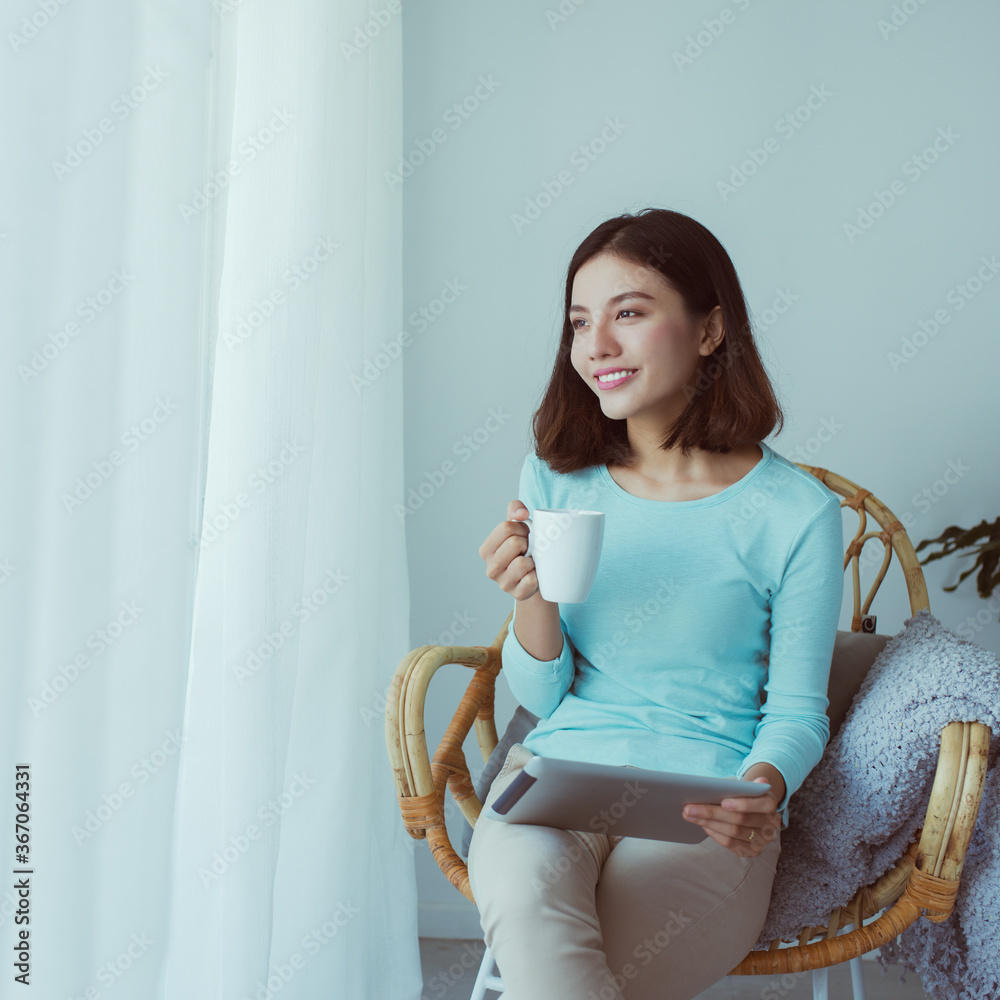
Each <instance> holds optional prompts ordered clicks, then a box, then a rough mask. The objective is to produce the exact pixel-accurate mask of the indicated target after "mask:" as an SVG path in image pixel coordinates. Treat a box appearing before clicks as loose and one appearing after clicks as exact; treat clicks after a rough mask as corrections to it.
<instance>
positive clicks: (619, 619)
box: [469, 208, 844, 1000]
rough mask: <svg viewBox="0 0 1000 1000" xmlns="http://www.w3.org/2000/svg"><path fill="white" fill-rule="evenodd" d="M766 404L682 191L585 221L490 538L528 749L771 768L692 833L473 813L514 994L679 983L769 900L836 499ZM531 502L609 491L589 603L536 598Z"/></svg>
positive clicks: (709, 962)
mask: <svg viewBox="0 0 1000 1000" xmlns="http://www.w3.org/2000/svg"><path fill="white" fill-rule="evenodd" d="M781 422H782V414H781V410H780V408H779V406H778V403H777V400H776V398H775V394H774V392H773V390H772V387H771V385H770V382H769V380H768V377H767V373H766V372H765V370H764V367H763V365H762V363H761V360H760V356H759V355H758V353H757V349H756V347H755V345H754V341H753V336H752V332H751V328H750V322H749V319H748V315H747V307H746V302H745V300H744V296H743V292H742V289H741V288H740V284H739V280H738V278H737V276H736V271H735V269H734V267H733V264H732V261H731V260H730V259H729V256H728V254H727V253H726V251H725V249H724V248H723V247H722V245H721V244H720V243H719V241H718V240H717V239H716V238H715V237H714V236H713V235H712V234H711V233H710V232H709V231H708V230H707V229H706V228H705V227H704V226H702V225H701V224H700V223H698V222H696V221H695V220H693V219H691V218H688V217H687V216H684V215H681V214H679V213H677V212H671V211H666V210H662V209H652V208H648V209H644V210H643V211H641V212H639V213H637V214H635V215H632V214H625V215H622V216H619V217H618V218H614V219H610V220H608V221H607V222H604V223H602V224H601V225H600V226H598V227H597V228H596V229H595V230H594V231H593V232H592V233H591V234H590V235H589V236H588V237H587V238H586V239H585V240H584V241H583V243H582V244H581V245H580V247H579V248H578V249H577V251H576V253H575V254H574V255H573V258H572V260H571V262H570V265H569V271H568V274H567V276H566V300H565V316H564V321H563V331H562V337H561V340H560V343H559V349H558V352H557V355H556V361H555V367H554V370H553V372H552V377H551V379H550V381H549V385H548V389H547V391H546V394H545V397H544V399H543V400H542V403H541V406H540V407H539V409H538V411H537V412H536V413H535V415H534V420H533V430H534V438H535V442H536V445H535V448H534V450H533V451H532V452H530V453H529V454H528V456H527V457H526V459H525V461H524V465H523V467H522V470H521V477H520V486H519V497H518V499H517V500H512V501H511V502H510V503H509V504H508V507H507V519H506V520H504V521H502V522H501V523H500V524H498V525H497V526H496V527H495V528H494V529H493V531H491V532H490V534H489V536H488V537H487V538H486V540H485V541H484V542H483V544H482V546H481V547H480V550H479V553H480V555H481V556H482V558H483V559H484V560H485V562H486V574H487V576H488V577H489V578H490V579H491V580H495V581H496V583H497V584H498V585H499V587H500V588H501V589H502V590H503V591H504V592H505V593H508V594H511V595H513V597H514V598H515V609H514V619H513V622H512V625H511V628H510V630H509V632H508V635H507V640H506V642H505V644H504V648H503V662H504V675H505V676H506V677H507V681H508V683H509V685H510V689H511V691H512V692H513V694H514V697H515V698H516V699H517V700H518V701H519V702H520V703H521V704H522V705H523V706H524V707H525V708H526V709H527V710H528V711H530V712H533V713H534V714H535V715H537V716H539V722H538V724H537V726H536V727H535V728H534V729H533V730H532V731H531V733H530V734H529V735H528V736H527V737H525V739H524V742H523V743H518V744H515V745H514V746H513V747H512V748H511V750H510V753H509V754H508V756H507V759H506V761H505V763H504V767H503V769H502V770H501V771H500V774H499V775H498V776H497V779H496V780H495V781H494V783H493V785H492V786H491V788H490V792H489V796H488V798H487V803H492V802H493V801H494V800H495V799H496V797H497V796H498V795H499V794H500V792H502V791H503V789H504V788H506V787H507V785H509V784H510V782H511V781H512V780H513V779H514V777H515V776H516V775H517V773H518V771H519V770H520V769H521V768H522V767H523V766H524V764H525V762H526V761H527V760H528V759H530V757H531V756H532V755H533V754H541V755H542V756H552V757H564V758H569V759H574V760H584V761H594V762H603V763H611V764H631V765H633V766H637V767H648V768H655V769H659V770H664V771H680V772H684V773H691V774H703V775H714V776H720V777H724V776H729V777H732V776H736V777H741V778H744V779H747V780H756V781H767V782H768V784H769V785H770V786H771V791H770V793H768V794H767V795H764V796H762V797H754V798H750V797H746V798H736V799H733V800H727V801H726V802H723V804H722V805H721V806H713V805H702V806H698V807H693V808H689V809H688V810H687V813H686V818H688V819H689V820H690V822H692V823H696V824H698V825H699V826H700V827H701V828H702V830H703V831H704V833H705V834H706V836H705V838H704V839H703V840H702V841H701V842H700V843H698V844H696V845H687V844H677V843H671V842H664V841H653V840H643V839H638V838H630V837H622V836H616V835H614V830H613V828H611V829H610V832H608V833H590V832H586V833H584V832H571V831H564V830H557V829H553V828H549V827H542V826H530V825H522V826H517V825H507V824H503V823H498V822H496V821H492V820H490V819H489V818H487V816H486V814H485V812H484V813H483V814H482V815H481V816H480V818H479V820H478V822H477V824H476V827H475V832H474V834H473V837H472V842H471V845H470V850H469V879H470V885H471V887H472V891H473V894H474V896H475V898H476V903H477V905H478V907H479V911H480V919H481V923H482V926H483V930H484V932H485V936H486V941H487V943H488V944H489V946H490V948H491V949H492V951H493V954H494V956H495V957H496V960H497V964H498V966H499V969H500V973H501V975H502V977H503V980H504V983H505V985H506V992H505V994H504V998H505V1000H553V998H557V1000H623V998H624V1000H667V998H672V1000H680V998H688V997H693V996H695V995H696V994H698V993H700V992H701V991H702V990H704V989H706V988H707V987H708V986H710V985H711V984H712V983H714V982H717V981H718V980H719V979H721V978H722V977H723V976H725V975H726V974H727V973H728V972H729V971H730V970H731V969H732V968H733V967H734V966H735V965H736V964H737V963H738V962H739V961H740V960H741V959H742V958H743V957H744V955H746V953H747V952H748V951H749V950H750V949H751V948H752V947H753V946H754V944H755V943H756V941H757V938H758V936H759V933H760V930H761V928H762V926H763V923H764V919H765V916H766V914H767V910H768V904H769V900H770V894H771V886H772V883H773V880H774V871H775V864H776V862H777V858H778V854H779V851H780V849H781V846H780V841H781V830H782V829H783V827H784V826H787V804H788V799H789V797H790V796H791V795H792V794H793V793H794V792H795V791H796V789H797V788H798V787H799V786H800V785H801V783H802V781H803V779H804V778H805V777H806V775H807V774H808V773H809V771H810V770H811V769H812V768H813V767H814V766H815V765H816V763H817V762H818V761H819V759H820V757H821V755H822V753H823V749H824V747H825V745H826V743H827V740H828V739H829V732H830V730H829V722H828V719H827V716H826V707H827V704H828V702H827V698H826V689H827V681H828V675H829V669H830V660H831V656H832V653H833V643H834V639H835V637H836V630H837V625H838V621H839V615H840V603H841V596H842V588H843V558H844V544H843V533H842V522H841V513H840V504H839V498H838V497H837V496H836V494H834V493H833V492H832V491H831V490H829V489H828V488H827V487H825V486H824V485H822V484H821V483H820V482H819V480H818V479H816V478H815V477H813V476H811V475H810V474H808V473H806V472H805V471H803V470H802V469H800V468H798V466H796V465H795V464H794V463H793V462H790V461H789V460H787V459H786V458H784V457H783V456H782V455H780V454H778V453H777V452H776V451H774V450H772V449H771V448H770V446H768V445H767V444H765V443H764V441H763V439H764V438H765V437H767V436H768V435H769V434H770V433H771V432H772V431H773V430H774V428H775V426H776V425H777V426H778V428H779V429H780V427H781ZM535 507H553V508H560V507H580V508H591V509H596V510H603V511H605V514H606V517H605V535H604V545H603V549H602V553H601V560H600V564H599V567H598V571H597V576H596V578H595V581H594V584H593V587H592V589H591V592H590V596H589V597H588V599H587V601H586V602H584V603H582V604H565V605H559V604H557V603H553V602H549V601H546V600H544V599H543V598H542V597H541V595H540V594H539V593H538V583H537V579H536V576H535V571H534V561H533V560H532V559H531V558H530V557H527V556H525V555H524V553H525V551H526V549H527V534H528V529H527V526H526V525H525V524H524V523H523V519H524V518H525V517H527V516H528V515H529V513H530V511H531V510H533V509H534V508H535Z"/></svg>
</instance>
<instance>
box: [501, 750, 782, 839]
mask: <svg viewBox="0 0 1000 1000" xmlns="http://www.w3.org/2000/svg"><path fill="white" fill-rule="evenodd" d="M770 790H771V786H770V785H768V784H765V783H764V782H762V781H743V780H741V779H739V778H710V777H704V776H702V775H695V774H674V773H673V772H671V771H653V770H649V769H647V768H642V767H628V766H625V765H614V764H589V763H586V762H584V761H578V760H563V759H561V758H559V757H539V756H535V757H532V758H531V759H530V760H529V761H528V762H527V764H525V766H524V769H523V770H522V771H521V772H520V773H519V774H518V776H517V777H516V778H515V779H514V780H513V781H512V782H511V783H510V785H509V786H508V787H507V788H505V789H504V790H503V792H501V793H500V795H498V796H497V799H496V801H495V802H494V803H493V804H492V805H491V806H490V808H489V809H488V810H487V815H488V816H489V817H490V818H491V819H495V820H499V821H500V822H503V823H530V824H534V825H536V826H553V827H556V828H557V829H560V830H582V831H584V832H586V833H606V834H608V835H609V836H620V837H640V838H643V839H645V840H671V841H675V842H676V843H679V844H698V843H700V842H701V841H702V840H704V839H705V838H706V837H707V836H708V834H707V833H705V831H704V830H703V829H702V828H701V827H700V826H699V825H698V824H697V823H692V822H691V821H690V820H686V819H684V817H683V815H682V812H683V810H684V806H686V805H689V804H693V803H708V804H711V805H720V804H721V803H722V800H723V799H725V798H729V797H731V796H732V797H737V796H739V797H749V796H756V795H764V794H765V793H767V792H769V791H770Z"/></svg>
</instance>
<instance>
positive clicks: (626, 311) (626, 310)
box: [570, 309, 639, 330]
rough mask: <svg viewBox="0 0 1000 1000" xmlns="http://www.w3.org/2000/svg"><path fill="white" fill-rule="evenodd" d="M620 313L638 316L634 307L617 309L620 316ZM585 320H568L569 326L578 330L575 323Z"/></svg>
mask: <svg viewBox="0 0 1000 1000" xmlns="http://www.w3.org/2000/svg"><path fill="white" fill-rule="evenodd" d="M622 313H631V314H632V315H633V316H638V315H639V313H638V312H636V310H635V309H619V310H618V316H621V314H622ZM618 316H616V317H615V319H617V318H618ZM585 322H586V320H584V319H574V320H572V321H571V322H570V327H571V328H572V329H573V330H579V329H580V328H579V327H578V326H577V325H576V324H577V323H585Z"/></svg>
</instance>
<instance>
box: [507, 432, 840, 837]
mask: <svg viewBox="0 0 1000 1000" xmlns="http://www.w3.org/2000/svg"><path fill="white" fill-rule="evenodd" d="M760 447H761V451H762V452H763V455H762V457H761V459H760V461H759V462H758V463H757V465H756V466H755V467H754V468H753V469H751V470H750V472H748V473H747V474H746V475H745V476H744V477H743V478H742V479H740V480H739V481H738V482H736V483H733V484H732V485H731V486H729V487H727V488H726V489H724V490H723V491H722V492H720V493H716V494H714V495H713V496H708V497H702V498H700V499H697V500H681V501H673V500H649V499H645V498H643V497H637V496H633V495H632V494H630V493H628V492H627V491H626V490H624V489H623V488H622V487H620V486H619V485H618V484H617V483H616V482H615V481H614V480H613V479H612V478H611V476H610V474H609V473H608V470H607V466H605V465H595V466H590V467H589V468H587V469H583V470H580V471H578V472H574V473H570V474H559V473H555V472H553V471H552V470H551V469H550V468H549V466H548V465H546V464H545V463H544V462H542V461H540V460H539V459H538V457H537V456H536V455H535V454H534V452H529V454H528V456H527V457H526V458H525V461H524V465H523V466H522V469H521V477H520V484H519V488H518V499H520V500H521V501H522V503H524V504H525V505H526V506H527V507H528V509H529V511H530V512H534V510H535V508H537V507H542V508H546V507H550V508H562V507H567V508H572V507H576V508H582V509H589V510H602V511H604V512H605V519H604V520H605V527H604V543H603V547H602V550H601V557H600V563H599V565H598V569H597V576H596V577H595V579H594V584H593V587H592V589H591V591H590V595H589V597H588V598H587V600H586V601H585V602H583V603H582V604H560V605H559V618H560V626H561V629H562V634H563V645H562V649H561V651H560V653H559V656H558V657H556V658H555V659H554V660H547V661H542V660H537V659H535V658H534V657H533V656H531V655H530V654H529V653H528V652H527V651H526V650H525V649H524V647H523V646H522V645H521V643H520V642H519V641H518V639H517V636H516V635H515V632H514V627H513V623H512V625H511V628H510V629H509V631H508V633H507V639H506V641H505V643H504V646H503V654H502V655H503V673H504V675H505V676H506V678H507V683H508V684H509V686H510V689H511V692H512V693H513V695H514V697H515V698H516V699H517V700H518V701H519V702H520V703H521V704H522V705H523V706H524V707H525V708H526V709H527V710H528V711H529V712H532V713H534V714H535V715H537V716H540V719H539V722H538V724H537V726H536V727H535V728H534V729H533V730H532V731H531V732H530V733H529V734H528V736H527V737H525V739H524V740H523V741H522V742H523V744H524V746H525V747H526V748H527V749H529V750H531V751H532V752H533V753H535V754H538V755H540V756H548V757H564V758H568V759H571V760H582V761H590V762H595V763H607V764H632V765H634V766H636V767H646V768H653V769H655V770H661V771H676V772H682V773H685V774H703V775H712V776H717V777H727V776H728V777H731V776H733V775H736V776H737V777H742V776H743V774H744V773H745V772H746V770H747V769H748V768H750V767H751V766H752V765H753V764H757V763H760V762H765V763H768V764H771V765H773V766H774V767H775V768H777V770H778V771H779V772H780V773H781V776H782V777H783V778H784V781H785V787H786V792H785V797H784V798H783V799H782V801H781V802H780V803H779V804H778V811H779V812H780V813H781V814H782V824H783V826H787V824H788V811H787V805H788V799H789V797H790V796H791V795H792V794H793V793H794V792H795V791H796V789H797V788H798V787H799V786H800V785H801V784H802V782H803V780H804V779H805V777H806V775H807V774H808V773H809V772H810V771H811V770H812V769H813V767H815V766H816V764H817V763H818V761H819V759H820V757H821V756H822V754H823V750H824V748H825V746H826V744H827V741H828V740H829V738H830V723H829V719H828V717H827V714H826V709H827V706H828V704H829V702H828V700H827V697H826V692H827V682H828V680H829V673H830V661H831V657H832V655H833V644H834V639H835V638H836V633H837V625H838V622H839V619H840V606H841V600H842V597H843V586H844V584H843V560H844V538H843V521H842V516H841V511H840V498H839V497H838V496H837V495H836V494H835V493H834V492H833V491H832V490H830V489H829V488H827V487H826V486H824V485H823V484H822V483H821V482H820V481H819V480H818V479H816V478H815V477H814V476H812V475H810V474H809V473H807V472H805V471H803V470H802V469H800V468H799V467H798V466H796V465H795V464H794V463H793V462H791V461H789V460H788V459H786V458H785V457H784V456H782V455H780V454H778V453H777V452H775V451H774V450H773V449H772V448H770V447H769V446H768V445H767V444H765V443H763V442H761V443H760ZM516 617H517V612H516V608H515V620H516Z"/></svg>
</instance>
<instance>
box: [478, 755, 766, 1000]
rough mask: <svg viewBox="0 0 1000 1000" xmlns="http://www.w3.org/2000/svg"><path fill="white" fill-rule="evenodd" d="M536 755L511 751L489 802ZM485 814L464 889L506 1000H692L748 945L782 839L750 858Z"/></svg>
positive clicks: (712, 845)
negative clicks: (515, 821) (476, 911)
mask: <svg viewBox="0 0 1000 1000" xmlns="http://www.w3.org/2000/svg"><path fill="white" fill-rule="evenodd" d="M532 756H533V754H532V753H531V751H530V750H528V749H526V748H525V747H523V746H522V745H521V744H520V743H515V744H514V745H513V746H512V747H511V749H510V752H509V753H508V754H507V759H506V761H505V762H504V766H503V768H502V769H501V771H500V773H499V774H498V775H497V777H496V780H495V781H494V782H493V785H492V786H491V788H490V791H489V794H488V795H487V798H486V803H485V805H490V804H491V803H492V802H493V801H494V800H495V799H496V797H497V796H498V795H499V794H500V793H501V792H502V791H503V790H504V789H505V788H506V787H507V786H508V785H509V784H510V783H511V782H512V781H513V780H514V778H515V777H516V776H517V774H518V773H519V772H520V770H521V769H522V768H523V767H524V765H525V763H526V762H527V761H528V760H529V759H530V758H531V757H532ZM485 805H484V809H483V813H482V814H481V815H480V817H479V819H478V821H477V822H476V826H475V830H474V832H473V835H472V842H471V844H470V846H469V883H470V886H471V888H472V893H473V895H474V896H475V900H476V905H477V906H478V908H479V918H480V923H481V924H482V928H483V932H484V935H485V939H486V943H487V944H488V945H489V947H490V950H491V951H492V952H493V955H494V957H495V958H496V961H497V966H498V968H499V970H500V975H501V977H502V978H503V981H504V985H505V987H506V990H505V992H504V1000H689V998H691V997H694V996H696V995H697V994H699V993H701V992H702V991H703V990H705V989H707V988H708V987H709V986H711V985H712V984H713V983H716V982H718V981H719V980H720V979H722V978H723V977H724V976H725V975H726V974H727V973H728V972H729V971H730V970H731V969H732V968H733V967H734V966H735V965H737V964H738V963H739V962H740V960H741V959H742V958H743V957H744V956H745V955H746V954H747V952H748V951H750V949H751V948H752V947H753V946H754V944H756V942H757V938H758V937H759V935H760V931H761V928H762V927H763V926H764V919H765V917H766V916H767V910H768V905H769V903H770V898H771V886H772V883H773V882H774V870H775V864H776V863H777V860H778V855H779V853H780V850H781V844H780V833H779V834H778V836H776V837H775V839H774V840H773V841H772V842H771V843H770V844H769V845H768V846H767V847H766V848H765V849H764V850H763V851H762V852H761V853H760V854H759V855H758V856H757V857H755V858H741V857H738V856H737V855H735V854H733V853H732V851H730V850H728V849H727V848H725V847H723V846H722V845H721V844H719V843H717V842H716V841H715V840H713V839H712V838H711V837H706V838H705V840H703V841H702V842H701V843H700V844H675V843H671V842H665V841H656V840H643V839H639V838H636V837H618V836H611V835H608V834H599V833H583V832H575V831H567V830H557V829H554V828H552V827H545V826H531V825H527V824H520V825H518V824H508V823H501V822H500V821H498V820H493V819H490V818H488V816H487V815H486V810H485Z"/></svg>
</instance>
